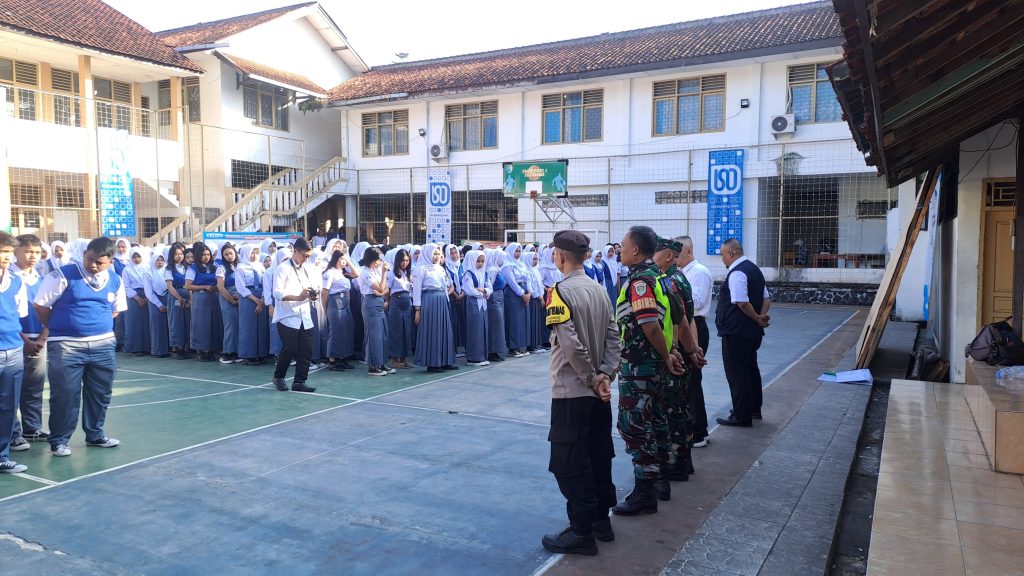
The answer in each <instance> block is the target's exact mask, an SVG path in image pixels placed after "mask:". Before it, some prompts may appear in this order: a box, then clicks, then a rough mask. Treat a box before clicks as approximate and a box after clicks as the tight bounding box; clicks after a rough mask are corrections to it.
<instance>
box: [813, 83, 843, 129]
mask: <svg viewBox="0 0 1024 576" xmlns="http://www.w3.org/2000/svg"><path fill="white" fill-rule="evenodd" d="M815 89H816V92H815V94H814V120H815V121H816V122H838V121H839V120H841V119H842V110H841V109H840V107H839V99H838V98H836V91H835V89H834V88H832V83H831V82H817V86H816V87H815Z"/></svg>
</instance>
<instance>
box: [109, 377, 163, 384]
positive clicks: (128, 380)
mask: <svg viewBox="0 0 1024 576" xmlns="http://www.w3.org/2000/svg"><path fill="white" fill-rule="evenodd" d="M160 378H163V379H166V378H174V376H161V377H159V378H156V379H160ZM153 380H154V378H128V379H127V380H114V384H121V383H124V382H152V381H153Z"/></svg>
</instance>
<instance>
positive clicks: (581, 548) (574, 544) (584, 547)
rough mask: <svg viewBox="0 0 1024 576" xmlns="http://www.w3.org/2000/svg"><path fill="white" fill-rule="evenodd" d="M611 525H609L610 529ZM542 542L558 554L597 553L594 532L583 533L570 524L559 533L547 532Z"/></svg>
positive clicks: (594, 554)
mask: <svg viewBox="0 0 1024 576" xmlns="http://www.w3.org/2000/svg"><path fill="white" fill-rule="evenodd" d="M610 528H611V527H610V526H609V529H610ZM541 544H543V545H544V549H545V550H547V551H548V552H555V553H557V554H581V555H583V556H596V555H597V541H595V540H594V535H593V534H587V535H585V536H584V535H583V534H580V533H579V532H576V531H575V530H573V528H572V526H569V527H568V528H566V529H565V530H562V531H561V532H560V533H558V534H545V535H544V538H542V539H541Z"/></svg>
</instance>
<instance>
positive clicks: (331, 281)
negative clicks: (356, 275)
mask: <svg viewBox="0 0 1024 576" xmlns="http://www.w3.org/2000/svg"><path fill="white" fill-rule="evenodd" d="M347 268H348V267H347V266H346V267H345V268H342V269H340V270H339V269H337V268H330V269H328V270H325V271H324V273H323V280H324V288H327V292H328V293H329V294H337V293H339V292H348V291H349V290H351V289H352V280H350V279H348V278H347V277H345V270H346V269H347Z"/></svg>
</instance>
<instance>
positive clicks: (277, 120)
mask: <svg viewBox="0 0 1024 576" xmlns="http://www.w3.org/2000/svg"><path fill="white" fill-rule="evenodd" d="M294 99H295V92H293V91H291V90H285V89H284V88H279V87H277V86H272V85H270V84H266V83H264V82H246V83H245V84H244V85H243V86H242V114H243V115H244V116H245V117H246V118H248V119H250V120H252V123H253V124H255V125H257V126H263V127H265V128H275V129H277V130H285V131H287V130H288V105H289V104H290V103H291V102H292V101H293V100H294Z"/></svg>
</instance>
